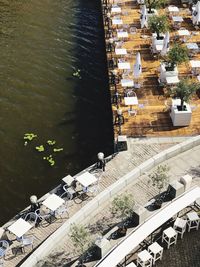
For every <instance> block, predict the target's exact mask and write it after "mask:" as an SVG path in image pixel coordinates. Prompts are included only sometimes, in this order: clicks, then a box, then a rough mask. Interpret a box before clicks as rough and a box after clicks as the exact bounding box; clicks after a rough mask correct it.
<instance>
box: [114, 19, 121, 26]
mask: <svg viewBox="0 0 200 267" xmlns="http://www.w3.org/2000/svg"><path fill="white" fill-rule="evenodd" d="M112 24H113V25H122V24H123V20H122V19H112Z"/></svg>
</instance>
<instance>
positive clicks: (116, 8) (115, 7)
mask: <svg viewBox="0 0 200 267" xmlns="http://www.w3.org/2000/svg"><path fill="white" fill-rule="evenodd" d="M121 12H122V9H121V7H119V6H113V7H112V8H111V13H112V14H113V13H121Z"/></svg>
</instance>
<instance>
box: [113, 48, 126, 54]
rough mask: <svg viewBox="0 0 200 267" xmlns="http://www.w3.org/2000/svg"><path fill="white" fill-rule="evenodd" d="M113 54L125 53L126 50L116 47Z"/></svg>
mask: <svg viewBox="0 0 200 267" xmlns="http://www.w3.org/2000/svg"><path fill="white" fill-rule="evenodd" d="M115 54H116V55H127V50H126V49H125V48H116V49H115Z"/></svg>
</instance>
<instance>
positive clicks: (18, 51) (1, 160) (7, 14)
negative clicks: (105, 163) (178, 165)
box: [0, 0, 113, 224]
mask: <svg viewBox="0 0 200 267" xmlns="http://www.w3.org/2000/svg"><path fill="white" fill-rule="evenodd" d="M101 16H102V15H101V6H100V0H56V1H55V0H28V1H27V0H0V55H1V56H0V140H1V146H0V156H1V157H0V203H1V205H0V206H1V208H0V214H1V216H0V223H1V224H2V223H3V222H5V221H7V220H8V219H10V218H11V217H12V216H13V215H15V214H16V213H17V212H18V211H19V210H21V209H22V208H24V207H25V206H26V205H27V204H29V196H30V195H31V194H36V195H38V197H40V196H41V195H43V194H44V193H46V192H47V191H49V190H50V189H51V188H53V187H54V186H55V185H57V184H58V183H59V181H60V180H61V178H62V177H64V176H65V175H67V174H69V173H70V174H72V175H73V174H75V173H77V172H78V171H80V170H81V169H82V168H85V167H87V166H88V165H90V164H92V163H94V162H95V160H96V154H97V153H98V152H99V151H103V152H105V154H106V155H108V154H111V153H112V152H113V129H112V116H111V108H110V97H109V89H108V83H107V70H106V57H105V48H104V37H103V26H102V17H101ZM76 69H80V70H81V76H82V79H76V78H73V76H72V73H73V72H74V70H76ZM27 132H33V133H35V134H37V135H38V137H37V139H35V140H33V141H32V142H30V143H29V144H28V145H27V146H24V141H23V136H24V133H27ZM48 139H55V140H56V141H57V147H63V148H64V151H63V152H60V153H57V154H55V153H54V154H53V153H52V152H51V148H48V149H46V150H45V152H41V153H39V152H37V151H36V150H35V146H37V145H41V144H44V145H45V144H46V141H47V140H48ZM45 148H46V145H45ZM49 154H53V155H55V160H56V165H55V166H53V167H50V166H49V165H48V162H47V161H45V160H43V156H45V155H49Z"/></svg>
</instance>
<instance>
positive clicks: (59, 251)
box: [3, 139, 200, 267]
mask: <svg viewBox="0 0 200 267" xmlns="http://www.w3.org/2000/svg"><path fill="white" fill-rule="evenodd" d="M170 140H171V142H170ZM172 140H173V139H169V140H168V142H167V140H164V141H163V140H159V139H156V140H149V141H148V140H147V141H146V143H144V142H136V141H135V140H134V139H130V140H128V141H129V144H128V145H129V150H128V151H124V152H121V153H119V154H117V155H116V156H115V157H114V158H113V159H112V160H111V161H109V162H107V164H106V171H105V172H104V173H102V175H101V176H99V173H96V174H94V175H95V176H96V175H97V176H96V177H99V178H100V180H99V191H98V192H97V193H99V192H101V191H102V190H105V189H106V188H108V186H109V185H111V184H113V183H114V182H115V181H117V180H118V179H120V178H121V177H123V176H124V175H125V174H127V173H128V172H129V171H131V170H132V169H133V168H134V167H136V166H138V165H139V164H141V163H142V162H144V161H145V160H146V159H148V158H152V156H153V155H156V154H157V153H158V152H159V151H163V150H164V149H165V148H167V147H170V146H172V143H173V142H172ZM181 140H182V139H181ZM135 142H136V143H135ZM176 142H178V139H176ZM174 144H176V143H174ZM199 153H200V146H196V147H195V148H193V149H192V150H188V151H186V152H184V153H181V154H179V155H178V156H176V157H175V158H172V159H170V160H168V161H167V162H165V163H167V164H168V165H169V166H170V171H169V173H170V179H171V181H172V180H174V179H176V180H177V179H180V177H181V176H183V175H184V174H189V175H191V177H192V178H193V181H192V184H193V185H200V183H199V161H198V158H199ZM133 154H135V157H134V156H133ZM188 158H190V160H188ZM78 177H81V176H80V175H78V176H77V178H78ZM87 177H88V175H87ZM79 180H80V178H79ZM84 180H85V179H84ZM86 180H87V181H86V182H87V183H88V178H87V179H86ZM60 189H61V188H57V190H56V191H55V193H56V195H60V196H62V193H63V191H62V190H60ZM125 192H126V193H131V194H132V195H133V196H134V199H135V201H136V203H137V204H138V205H141V206H144V205H145V204H147V203H148V202H149V200H151V199H152V198H153V197H154V196H156V195H157V193H158V190H157V189H156V188H155V187H153V186H152V185H151V184H149V180H148V173H145V174H144V175H142V176H141V177H139V179H137V180H136V181H135V183H134V184H132V185H131V184H130V185H129V186H127V187H126V188H124V189H123V190H122V191H121V192H120V193H125ZM49 196H51V197H52V196H54V195H52V194H50V195H49V194H47V195H46V196H44V198H43V200H42V201H44V203H43V204H44V205H47V206H48V205H50V204H49V203H48V199H49ZM93 198H94V196H91V197H90V198H87V199H86V200H84V201H79V200H78V198H75V199H73V200H71V201H69V200H66V198H65V197H64V196H63V197H62V198H61V199H64V200H65V201H66V203H65V205H66V204H67V212H66V213H63V214H62V215H61V217H60V216H58V217H57V219H56V220H55V219H53V220H52V221H48V222H46V221H42V222H41V224H39V226H38V227H31V229H30V230H28V228H26V226H25V228H23V229H22V228H20V231H25V232H26V233H25V236H28V237H33V248H32V246H27V247H25V251H23V249H21V244H20V239H19V236H21V235H23V234H24V233H22V232H21V233H19V232H15V231H16V229H15V230H13V225H14V224H15V221H16V220H17V219H18V218H19V217H20V214H19V216H18V218H15V219H14V221H11V222H9V225H7V226H6V227H7V229H8V230H10V231H6V234H7V237H8V239H9V241H8V242H9V245H10V246H9V249H8V250H7V252H6V257H5V260H4V261H3V262H4V265H3V266H4V267H5V266H21V264H22V262H23V260H24V259H26V257H27V256H30V255H29V253H31V252H33V250H35V249H36V251H37V247H38V245H41V243H42V242H43V241H44V240H45V239H46V238H47V237H48V236H49V235H50V234H51V233H53V232H54V231H55V230H56V229H58V228H59V227H61V225H62V224H63V223H65V222H67V221H68V220H69V218H72V216H73V215H74V214H75V213H76V212H78V211H80V209H81V208H82V207H84V206H85V205H86V204H87V203H89V201H90V200H92V199H93ZM77 200H78V201H77ZM59 201H60V200H59ZM56 202H57V201H54V202H53V205H54V207H53V208H52V207H51V209H54V208H55V205H56ZM51 205H52V204H51ZM49 207H50V206H49ZM95 214H96V215H95ZM150 214H151V212H150V213H149V215H150ZM21 215H22V214H21ZM23 218H24V216H23ZM20 220H21V219H20ZM88 220H89V221H88ZM118 222H119V221H118V220H116V218H114V217H113V216H112V215H111V213H110V207H109V202H106V204H104V205H102V206H100V207H99V208H98V209H96V210H94V214H93V215H92V217H90V216H89V217H87V218H85V220H83V221H81V223H84V224H85V225H86V227H88V229H90V233H91V238H92V239H95V238H96V237H97V235H99V234H102V233H103V232H104V231H106V229H108V230H109V228H110V227H111V228H112V225H116V223H118ZM13 223H14V224H13ZM99 227H100V228H99ZM18 230H19V229H18ZM128 231H129V232H130V231H131V228H130V229H129V230H128ZM11 232H12V233H11ZM13 232H14V233H15V234H13ZM17 236H18V238H17ZM51 242H53V240H51ZM116 242H119V240H118V239H117V240H111V244H112V246H114V245H115V244H116ZM44 244H45V243H44ZM52 244H53V243H52ZM77 257H79V255H78V254H76V252H75V248H74V247H73V245H72V242H71V240H70V238H69V236H68V234H67V233H66V235H63V237H62V240H60V241H59V242H58V243H57V241H56V243H55V245H54V248H53V250H52V251H51V254H50V255H49V256H48V257H47V258H46V259H44V260H41V262H40V263H38V266H48V264H49V265H50V264H54V266H56V265H59V264H61V263H62V264H64V263H66V264H68V265H66V266H72V264H73V262H74V261H76V260H77ZM45 264H47V265H45ZM94 264H95V261H92V262H91V261H90V262H88V263H87V265H88V266H94ZM50 266H51V265H50Z"/></svg>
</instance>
